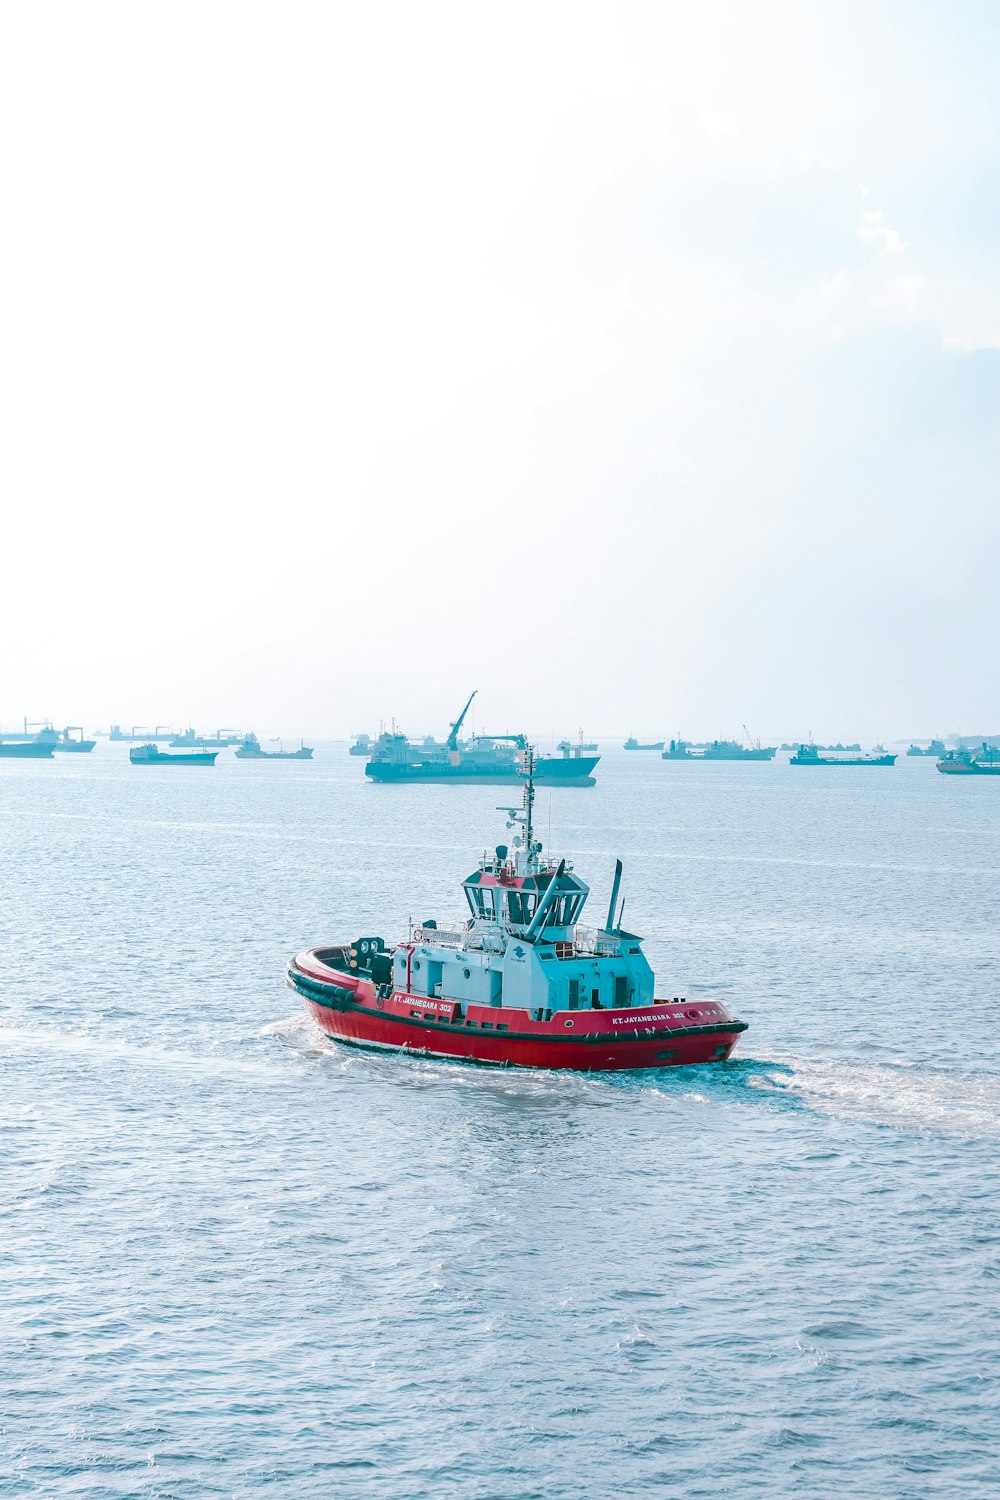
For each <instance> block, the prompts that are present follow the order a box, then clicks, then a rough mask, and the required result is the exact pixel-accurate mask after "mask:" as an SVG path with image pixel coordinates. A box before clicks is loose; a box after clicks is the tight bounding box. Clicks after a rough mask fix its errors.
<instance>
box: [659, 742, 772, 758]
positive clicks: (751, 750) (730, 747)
mask: <svg viewBox="0 0 1000 1500" xmlns="http://www.w3.org/2000/svg"><path fill="white" fill-rule="evenodd" d="M777 751H778V747H777V745H761V744H759V743H758V744H756V745H755V744H751V745H749V746H747V745H741V744H740V742H739V740H712V742H711V744H708V745H705V746H704V747H699V746H695V745H692V744H691V742H690V740H671V741H670V744H669V745H668V746H667V748H666V750H664V751H663V759H664V760H773V759H774V757H775V755H776V754H777Z"/></svg>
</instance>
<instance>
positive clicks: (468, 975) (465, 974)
mask: <svg viewBox="0 0 1000 1500" xmlns="http://www.w3.org/2000/svg"><path fill="white" fill-rule="evenodd" d="M462 977H463V978H464V979H471V978H472V970H471V969H463V970H462Z"/></svg>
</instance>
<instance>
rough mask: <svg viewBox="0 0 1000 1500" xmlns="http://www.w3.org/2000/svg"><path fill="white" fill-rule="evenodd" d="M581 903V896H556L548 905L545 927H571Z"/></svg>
mask: <svg viewBox="0 0 1000 1500" xmlns="http://www.w3.org/2000/svg"><path fill="white" fill-rule="evenodd" d="M582 905H583V897H582V896H578V895H577V896H574V895H569V896H557V897H556V899H555V900H554V901H553V903H552V905H551V906H550V907H549V911H548V918H547V921H546V926H547V927H572V926H573V924H574V923H575V922H576V919H577V916H578V915H579V911H580V907H581V906H582Z"/></svg>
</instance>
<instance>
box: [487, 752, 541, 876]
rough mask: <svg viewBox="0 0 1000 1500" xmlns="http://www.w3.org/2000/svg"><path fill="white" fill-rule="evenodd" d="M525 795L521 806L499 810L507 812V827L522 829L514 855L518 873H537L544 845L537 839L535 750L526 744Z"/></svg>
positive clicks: (498, 809) (516, 839) (516, 841)
mask: <svg viewBox="0 0 1000 1500" xmlns="http://www.w3.org/2000/svg"><path fill="white" fill-rule="evenodd" d="M524 775H525V782H524V796H523V797H522V799H521V806H520V807H498V808H497V812H505V813H506V814H507V827H508V828H517V827H519V828H520V829H521V830H522V831H521V832H520V833H519V834H518V835H517V837H516V838H515V839H514V847H515V850H516V851H517V852H516V853H515V856H514V866H515V869H516V871H517V873H518V875H537V874H538V870H539V861H538V856H539V855H540V854H541V852H542V846H541V844H539V843H536V841H535V823H534V810H535V751H534V747H533V746H531V745H526V746H525V750H524Z"/></svg>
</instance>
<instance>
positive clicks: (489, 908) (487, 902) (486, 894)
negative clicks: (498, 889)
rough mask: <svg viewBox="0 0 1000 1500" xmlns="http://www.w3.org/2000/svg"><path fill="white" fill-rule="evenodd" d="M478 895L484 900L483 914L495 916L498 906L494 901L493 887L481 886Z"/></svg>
mask: <svg viewBox="0 0 1000 1500" xmlns="http://www.w3.org/2000/svg"><path fill="white" fill-rule="evenodd" d="M476 895H477V896H478V897H479V899H480V901H481V902H482V914H483V916H484V917H495V916H496V906H495V905H494V901H493V887H492V886H491V885H488V886H485V887H482V888H480V889H479V890H478V891H477V892H476Z"/></svg>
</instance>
